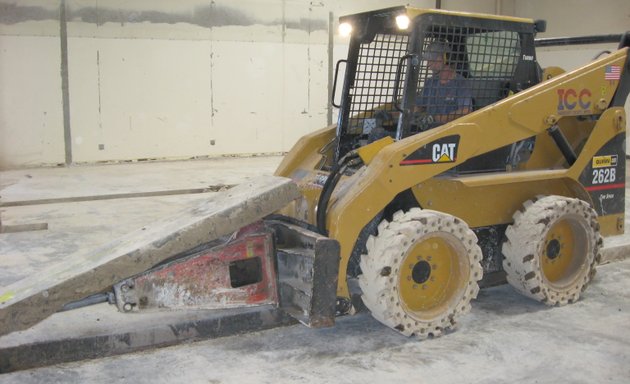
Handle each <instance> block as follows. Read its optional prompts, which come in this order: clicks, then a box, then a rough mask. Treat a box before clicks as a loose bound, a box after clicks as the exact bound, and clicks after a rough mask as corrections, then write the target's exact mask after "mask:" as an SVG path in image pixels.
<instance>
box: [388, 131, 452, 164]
mask: <svg viewBox="0 0 630 384" xmlns="http://www.w3.org/2000/svg"><path fill="white" fill-rule="evenodd" d="M458 147H459V135H451V136H445V137H442V138H439V139H437V140H435V141H433V142H430V143H428V144H424V145H422V146H421V147H419V148H418V149H416V150H415V151H413V152H412V153H411V154H410V155H408V156H405V158H404V159H403V160H402V161H401V162H400V165H420V164H444V163H454V162H455V161H457V150H458Z"/></svg>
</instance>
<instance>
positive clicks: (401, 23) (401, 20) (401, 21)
mask: <svg viewBox="0 0 630 384" xmlns="http://www.w3.org/2000/svg"><path fill="white" fill-rule="evenodd" d="M409 23H410V21H409V16H407V15H398V16H396V25H397V26H398V29H407V28H409Z"/></svg>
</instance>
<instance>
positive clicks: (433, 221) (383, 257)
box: [359, 208, 483, 339]
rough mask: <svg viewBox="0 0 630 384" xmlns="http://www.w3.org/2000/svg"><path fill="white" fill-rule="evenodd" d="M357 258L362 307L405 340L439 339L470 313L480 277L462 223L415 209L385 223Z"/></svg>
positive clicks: (477, 256) (473, 245) (475, 251)
mask: <svg viewBox="0 0 630 384" xmlns="http://www.w3.org/2000/svg"><path fill="white" fill-rule="evenodd" d="M367 250H368V252H367V254H365V255H362V257H361V271H362V273H363V274H362V275H360V276H359V285H360V287H361V290H362V292H363V296H362V299H363V303H364V304H365V305H366V306H367V307H368V308H369V309H370V311H371V312H372V316H374V318H376V319H377V320H378V321H380V322H381V323H383V324H385V325H387V326H388V327H390V328H393V329H395V330H397V331H398V332H400V333H402V334H403V335H406V336H412V335H415V336H416V337H418V338H421V339H423V338H426V337H428V336H439V335H441V334H442V333H443V332H444V331H446V330H449V329H452V328H454V327H455V325H456V323H457V320H458V318H459V317H460V316H462V315H463V314H465V313H467V312H469V311H470V301H471V300H472V299H474V298H476V297H477V293H478V292H479V285H478V283H477V282H478V281H479V280H480V279H481V278H482V274H483V270H482V268H481V264H480V262H481V258H482V254H481V249H480V248H479V246H478V245H477V237H476V236H475V234H474V233H473V232H472V231H471V230H470V228H469V227H468V225H466V223H464V222H463V221H462V220H460V219H458V218H456V217H454V216H451V215H448V214H445V213H441V212H436V211H429V210H421V209H419V208H413V209H411V210H410V211H409V212H406V213H403V212H402V211H399V212H397V213H396V214H394V217H393V220H392V221H391V222H388V221H386V220H384V221H383V222H381V224H380V225H379V227H378V235H377V236H371V237H370V238H369V239H368V242H367Z"/></svg>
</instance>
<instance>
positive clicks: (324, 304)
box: [0, 177, 339, 335]
mask: <svg viewBox="0 0 630 384" xmlns="http://www.w3.org/2000/svg"><path fill="white" fill-rule="evenodd" d="M299 195H300V193H299V191H298V189H297V187H296V185H295V184H294V183H293V182H292V181H291V180H289V179H286V178H282V177H263V178H258V179H254V180H251V181H248V182H246V183H244V184H241V185H239V186H236V187H234V188H233V189H230V190H228V191H224V192H220V193H216V194H214V195H213V196H212V197H211V198H209V199H208V200H207V201H205V202H203V203H202V204H200V205H199V206H197V207H194V208H192V209H189V210H186V211H184V212H182V213H180V214H178V215H175V216H173V217H170V218H167V219H164V220H161V221H158V222H155V223H152V224H150V225H147V226H145V227H143V228H141V229H139V230H137V231H135V232H132V233H130V234H128V235H127V236H124V237H123V238H120V239H117V240H114V241H112V242H111V243H109V244H107V245H105V246H103V247H101V248H99V249H97V250H94V251H91V252H87V253H85V254H82V255H77V257H74V258H73V261H72V262H71V263H66V264H63V265H56V266H53V267H51V268H49V269H47V270H45V271H42V272H41V273H40V274H38V276H33V277H32V278H28V279H24V280H21V281H18V282H16V283H14V284H11V285H9V286H7V287H1V288H0V335H4V334H8V333H11V332H14V331H18V330H23V329H26V328H29V327H31V326H33V325H34V324H36V323H38V322H40V321H41V320H43V319H45V318H46V317H48V316H50V315H52V314H54V313H55V312H57V311H59V310H61V309H62V308H63V307H64V306H65V305H67V304H68V303H72V302H76V301H78V300H81V299H84V298H86V297H89V296H90V295H93V294H96V293H101V292H107V291H110V290H111V289H112V286H114V292H115V301H116V304H117V306H118V308H119V309H120V310H121V311H123V312H133V311H140V310H143V311H144V310H151V309H164V308H165V309H178V308H188V309H190V308H200V309H201V308H213V309H214V308H217V309H222V308H230V307H232V308H233V307H243V306H252V305H265V304H267V305H268V304H275V305H279V306H280V308H281V309H282V308H284V307H286V308H287V312H288V313H291V314H299V316H297V317H299V318H298V320H300V321H302V322H303V323H305V324H307V325H311V326H325V325H332V324H333V323H334V319H333V318H332V316H334V306H335V289H331V290H330V291H326V290H324V293H325V294H326V295H327V296H326V297H317V292H316V293H315V294H314V289H315V287H314V286H313V281H314V280H316V279H320V280H321V281H330V283H329V284H325V285H326V286H328V285H329V286H331V287H336V284H337V283H336V279H337V270H338V258H339V256H338V255H339V248H338V244H337V242H336V241H334V240H330V239H327V238H324V237H322V236H319V235H317V234H315V233H312V232H310V231H307V230H304V229H302V228H299V227H296V226H294V225H291V224H283V223H280V222H277V221H274V223H269V224H265V223H264V222H262V221H261V220H262V219H263V218H264V217H266V216H268V215H270V214H271V213H273V212H275V211H277V210H279V209H280V208H282V207H284V206H285V205H287V204H288V203H290V202H291V201H293V200H294V199H296V198H297V197H298V196H299ZM275 228H278V229H275ZM276 233H278V234H279V235H276ZM276 238H278V239H280V240H278V241H277V244H278V245H277V247H276V244H275V243H276V240H275V239H276ZM282 247H285V248H282ZM288 247H290V249H289V248H288ZM276 254H278V255H279V256H278V260H279V261H278V264H279V267H280V274H279V275H278V274H277V273H276ZM280 255H281V256H280ZM288 255H290V256H288ZM288 258H295V260H298V261H297V262H293V261H290V260H289V259H288ZM280 260H281V261H280ZM322 265H323V268H322ZM298 277H299V278H298ZM278 286H281V287H285V288H283V289H282V290H281V293H278V292H279V291H278ZM317 289H318V292H320V291H321V289H320V287H317ZM288 292H292V293H291V294H289V293H288ZM298 298H299V299H298Z"/></svg>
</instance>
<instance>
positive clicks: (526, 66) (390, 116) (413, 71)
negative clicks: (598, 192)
mask: <svg viewBox="0 0 630 384" xmlns="http://www.w3.org/2000/svg"><path fill="white" fill-rule="evenodd" d="M414 25H415V27H414V28H410V30H409V31H399V30H394V29H388V28H383V29H382V30H380V31H376V33H373V34H372V35H371V36H369V37H366V35H363V36H360V37H355V38H354V39H355V40H354V41H353V42H352V43H351V47H350V52H349V56H348V61H349V62H348V68H347V72H346V74H347V83H346V91H345V94H344V95H345V97H344V100H345V105H344V106H342V114H341V119H340V121H339V130H338V131H339V133H340V134H341V136H342V138H341V140H340V141H341V142H340V151H339V153H338V156H343V155H344V154H345V152H347V151H348V150H350V149H352V148H353V147H356V146H360V145H364V144H366V143H367V142H369V141H371V140H373V139H374V137H372V136H371V135H370V133H371V132H372V131H373V130H376V129H380V130H381V131H382V132H384V134H388V135H390V136H393V137H396V138H398V139H401V138H404V137H407V136H410V135H413V134H416V133H418V132H420V131H422V130H425V129H429V128H434V127H437V126H439V125H441V124H444V123H446V122H448V121H452V120H454V119H456V118H459V117H461V116H462V115H463V114H465V113H469V112H472V111H474V110H477V109H480V108H483V107H486V106H488V105H490V104H492V103H495V102H497V101H499V100H501V99H502V98H505V97H507V96H508V95H509V94H511V93H514V92H518V91H520V90H523V89H526V88H528V87H530V86H532V85H534V84H536V83H538V82H539V81H540V70H539V67H538V65H537V63H536V60H535V53H534V28H535V27H534V24H529V23H522V22H515V21H505V20H492V19H479V18H470V17H464V16H453V15H444V14H432V13H429V14H424V15H421V16H419V17H417V18H416V19H415V20H414ZM436 45H437V46H441V47H442V50H441V51H440V52H439V59H440V60H443V62H444V63H445V65H448V66H450V68H452V69H453V71H454V73H455V81H453V82H451V83H449V84H447V85H443V86H442V89H441V90H440V92H442V94H439V95H438V94H435V93H432V92H431V91H428V90H427V89H428V88H430V85H432V83H433V84H434V83H436V82H437V81H439V80H438V79H437V76H436V75H435V73H434V71H433V70H432V69H431V68H430V63H429V62H430V60H429V58H430V56H431V53H432V52H433V51H432V50H433V49H434V48H435V46H436ZM353 51H354V52H353ZM434 58H435V57H434ZM353 61H354V63H353ZM353 64H355V65H353ZM397 71H400V73H398V74H397ZM434 76H435V78H434ZM449 86H452V88H451V89H449ZM444 93H445V94H446V95H445V94H444ZM438 96H439V97H438ZM444 96H446V97H444ZM444 100H446V102H445V101H444ZM456 106H466V107H467V108H454V107H456ZM419 107H421V108H419ZM420 110H422V112H423V114H425V115H433V116H432V120H433V118H434V117H436V116H437V115H440V119H437V118H436V119H434V121H433V122H430V123H428V124H424V125H421V124H419V123H418V121H419V120H418V119H419V117H421V116H419V115H420ZM397 130H398V132H397ZM396 132H397V133H396ZM532 144H533V143H532V142H531V141H530V142H527V143H519V145H518V146H508V147H505V148H501V149H499V150H497V151H494V152H493V153H491V154H489V155H488V156H485V157H482V158H480V159H477V161H476V163H475V161H473V162H471V163H475V164H470V166H469V167H468V168H470V169H483V170H490V169H505V166H506V165H507V164H510V163H512V165H516V164H517V163H519V162H522V161H524V160H526V153H528V152H530V151H531V145H532ZM528 146H529V148H527V147H528ZM524 154H525V155H524ZM468 168H467V167H460V170H461V171H464V170H465V169H468Z"/></svg>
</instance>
